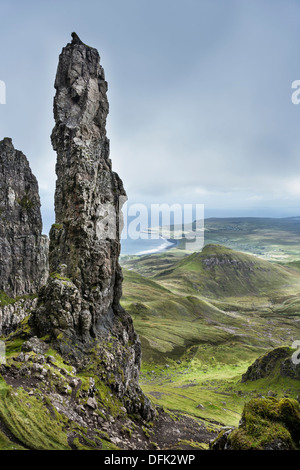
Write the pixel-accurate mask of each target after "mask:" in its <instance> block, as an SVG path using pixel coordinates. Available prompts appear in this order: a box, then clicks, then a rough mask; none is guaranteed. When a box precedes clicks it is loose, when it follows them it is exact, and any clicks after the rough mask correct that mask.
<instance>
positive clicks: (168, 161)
mask: <svg viewBox="0 0 300 470" xmlns="http://www.w3.org/2000/svg"><path fill="white" fill-rule="evenodd" d="M0 17H1V28H0V51H1V55H0V57H1V62H0V80H2V81H4V82H5V84H6V104H5V105H3V104H0V139H2V138H4V137H11V138H12V139H13V143H14V145H15V147H16V148H17V149H19V150H22V151H23V152H24V153H25V155H26V156H27V158H28V160H29V162H30V165H31V168H32V170H33V172H34V174H35V175H36V177H37V178H38V181H39V187H40V195H41V201H42V214H43V219H44V231H45V232H46V233H47V232H48V230H49V227H50V224H51V223H53V222H54V215H53V200H54V199H53V198H54V189H55V161H56V155H55V153H54V151H53V150H52V147H51V142H50V134H51V131H52V128H53V125H54V121H53V109H52V106H53V97H54V91H55V90H54V87H53V84H54V78H55V73H56V68H57V63H58V56H59V54H60V52H61V49H62V48H63V47H64V46H65V45H66V44H67V43H68V42H70V41H71V33H72V31H76V33H77V34H78V35H79V37H80V38H81V39H82V41H83V42H85V43H86V44H89V45H90V46H92V47H95V48H96V49H98V51H99V53H100V56H101V64H102V66H103V67H104V70H105V74H106V79H107V81H108V86H109V90H108V99H109V103H110V114H109V116H108V121H107V132H108V137H109V139H110V142H111V159H112V163H113V169H114V170H115V171H117V172H118V173H119V175H120V177H121V178H122V179H123V182H124V185H125V188H126V191H127V194H128V197H129V202H139V203H147V204H150V203H167V204H171V203H192V204H204V205H205V215H206V216H210V215H218V216H222V215H248V214H251V215H276V216H285V215H300V208H299V200H300V105H295V104H293V103H292V100H291V96H292V92H293V90H292V88H291V86H292V82H293V81H294V80H300V1H298V0H235V1H234V0H97V1H96V0H85V1H83V0H81V1H78V0H59V1H58V0H48V1H47V0H36V1H34V0H26V1H24V0H23V1H21V0H0Z"/></svg>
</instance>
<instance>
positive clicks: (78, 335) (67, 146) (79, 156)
mask: <svg viewBox="0 0 300 470" xmlns="http://www.w3.org/2000/svg"><path fill="white" fill-rule="evenodd" d="M72 36H73V40H72V42H71V43H69V44H67V46H66V47H65V48H64V49H63V50H62V53H61V55H60V58H59V64H58V69H57V75H56V80H55V88H56V96H55V99H54V117H55V127H54V129H53V132H52V144H53V148H54V149H55V150H56V152H57V164H56V173H57V183H56V191H55V214H56V221H55V224H54V225H53V226H52V228H51V230H50V249H49V265H50V276H49V279H48V282H47V284H46V286H45V287H44V288H43V289H42V290H41V292H40V295H39V299H38V307H37V309H36V311H35V312H34V313H33V315H32V317H31V319H30V324H31V326H32V328H33V330H34V332H35V333H36V334H37V335H38V336H40V337H41V336H47V337H48V339H49V341H51V342H52V344H54V346H55V347H56V348H57V349H58V350H59V352H60V354H62V355H63V357H65V358H67V359H68V360H69V361H71V362H72V363H73V364H74V365H75V366H76V367H77V368H79V369H82V368H84V367H93V368H95V367H97V374H98V376H101V378H102V379H103V380H105V381H106V382H107V383H109V384H110V386H111V388H112V389H114V390H115V391H116V392H117V394H118V396H119V397H122V398H123V401H125V403H126V406H127V408H130V410H131V411H133V410H134V411H141V412H142V414H144V415H145V416H148V415H149V412H150V407H149V402H148V401H147V399H146V398H145V397H144V396H143V394H142V393H141V390H140V389H139V387H138V377H139V369H140V361H141V347H140V342H139V339H138V337H137V335H136V333H135V331H134V328H133V324H132V319H131V317H130V316H129V315H128V314H127V312H126V311H124V309H123V308H121V306H120V302H119V301H120V297H121V294H122V272H121V268H120V266H119V262H118V259H119V254H120V224H121V219H120V213H121V206H122V202H124V201H125V199H126V193H125V191H124V188H123V184H122V181H121V180H120V178H119V177H118V175H117V174H116V173H115V172H113V171H112V164H111V160H110V158H109V140H108V139H107V137H106V117H107V114H108V100H107V95H106V92H107V82H106V81H105V77H104V72H103V69H102V66H101V65H100V58H99V54H98V51H97V50H96V49H94V48H92V47H89V46H87V45H85V44H84V43H83V42H82V41H81V40H80V39H79V38H78V36H77V35H76V34H75V33H73V34H72Z"/></svg>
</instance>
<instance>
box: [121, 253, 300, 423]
mask: <svg viewBox="0 0 300 470" xmlns="http://www.w3.org/2000/svg"><path fill="white" fill-rule="evenodd" d="M124 264H125V266H126V267H127V268H129V269H125V267H123V272H124V285H123V292H124V293H123V298H122V303H123V305H124V307H125V308H126V309H127V310H128V311H129V312H130V314H131V315H132V317H133V320H134V325H135V328H136V330H137V332H138V334H139V335H140V339H141V342H142V351H143V366H142V381H141V384H142V387H143V388H144V391H145V392H146V393H147V394H148V395H149V397H151V399H152V400H153V401H155V402H156V403H159V404H161V405H163V406H165V407H167V408H169V409H177V410H181V411H185V412H186V413H188V414H190V415H193V416H197V417H198V418H203V419H206V420H207V419H209V420H212V422H218V423H222V424H226V425H237V423H238V421H239V419H240V416H241V412H242V409H243V406H244V403H245V402H247V400H248V399H250V398H251V397H252V396H254V397H255V396H256V395H257V394H258V393H263V394H266V393H268V392H269V391H270V390H271V389H273V390H274V393H276V394H278V395H284V394H287V395H288V396H289V395H290V396H291V397H294V398H295V397H296V395H297V393H298V392H299V385H298V381H297V380H293V379H291V378H288V377H280V378H279V377H272V380H271V379H270V377H268V378H262V379H261V380H260V381H257V382H255V383H254V382H253V383H250V384H248V383H242V381H241V378H242V376H243V374H244V373H245V372H246V370H247V368H248V367H249V366H250V365H251V364H252V363H253V361H254V360H255V359H256V358H257V357H259V356H261V355H264V354H265V353H267V352H268V351H270V350H272V349H274V348H277V347H279V346H282V345H284V346H287V347H290V346H291V345H292V343H293V341H295V340H296V339H299V338H300V275H299V272H298V271H297V270H295V269H290V268H287V267H285V266H281V265H279V264H275V263H270V262H268V261H266V260H263V259H260V258H258V257H256V256H251V255H249V254H245V253H241V252H236V251H234V250H231V249H229V248H225V247H223V246H218V245H207V246H205V248H204V249H203V251H202V252H200V253H193V254H189V255H187V254H186V253H183V252H176V250H174V251H173V252H172V250H170V252H166V253H161V254H157V255H151V256H145V257H138V258H131V259H130V260H127V262H126V263H124ZM124 264H123V266H124Z"/></svg>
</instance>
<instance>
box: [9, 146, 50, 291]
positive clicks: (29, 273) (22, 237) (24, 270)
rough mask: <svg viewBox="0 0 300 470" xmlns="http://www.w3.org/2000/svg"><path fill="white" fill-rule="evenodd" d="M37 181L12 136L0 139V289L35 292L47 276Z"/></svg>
mask: <svg viewBox="0 0 300 470" xmlns="http://www.w3.org/2000/svg"><path fill="white" fill-rule="evenodd" d="M40 205H41V204H40V197H39V191H38V183H37V180H36V178H35V176H34V175H33V174H32V171H31V169H30V166H29V162H28V160H27V158H26V157H25V155H24V154H23V153H22V152H20V151H19V150H16V149H15V148H14V146H13V143H12V139H10V138H8V137H6V138H5V139H3V140H2V141H1V142H0V291H4V292H5V294H7V295H8V296H10V297H17V296H23V295H26V294H32V293H36V292H37V291H38V289H39V288H40V287H41V286H42V285H43V284H44V283H45V282H46V280H47V276H48V238H47V237H46V236H45V235H42V218H41V212H40Z"/></svg>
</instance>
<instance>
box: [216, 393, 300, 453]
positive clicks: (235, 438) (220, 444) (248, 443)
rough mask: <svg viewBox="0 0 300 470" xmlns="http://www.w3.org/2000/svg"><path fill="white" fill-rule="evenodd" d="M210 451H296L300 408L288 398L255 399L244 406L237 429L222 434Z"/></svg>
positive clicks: (299, 435)
mask: <svg viewBox="0 0 300 470" xmlns="http://www.w3.org/2000/svg"><path fill="white" fill-rule="evenodd" d="M210 448H211V449H212V450H299V449H300V404H299V403H298V402H297V401H296V400H294V399H291V398H281V399H276V398H273V397H268V398H254V399H252V400H250V401H249V402H248V403H246V404H245V406H244V410H243V414H242V419H241V421H240V424H239V427H238V428H237V429H233V430H232V431H231V432H226V433H225V432H224V431H223V432H221V433H220V434H219V436H218V437H217V438H216V439H215V440H214V441H213V442H212V443H211V446H210Z"/></svg>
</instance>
